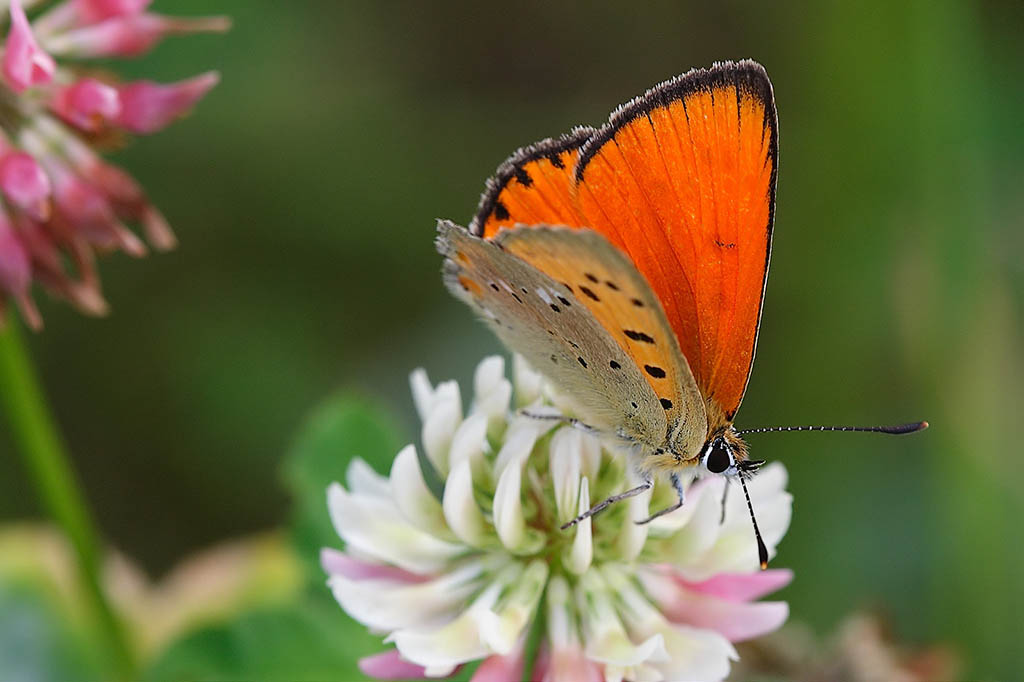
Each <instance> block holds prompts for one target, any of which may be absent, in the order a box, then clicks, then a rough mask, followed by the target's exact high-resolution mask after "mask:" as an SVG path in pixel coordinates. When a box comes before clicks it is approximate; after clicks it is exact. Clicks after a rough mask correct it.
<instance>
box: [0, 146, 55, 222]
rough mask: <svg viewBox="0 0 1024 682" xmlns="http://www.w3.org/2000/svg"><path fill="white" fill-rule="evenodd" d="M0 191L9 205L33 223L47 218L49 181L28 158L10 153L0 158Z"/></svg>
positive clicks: (39, 168)
mask: <svg viewBox="0 0 1024 682" xmlns="http://www.w3.org/2000/svg"><path fill="white" fill-rule="evenodd" d="M0 191H2V192H3V194H4V196H5V197H6V198H7V200H8V201H10V202H11V203H12V204H14V205H15V206H17V207H18V208H20V209H21V210H23V211H25V212H26V213H28V214H29V215H30V216H32V217H33V218H35V219H36V220H46V219H47V218H48V217H49V215H50V194H51V192H52V191H53V188H52V187H51V185H50V178H49V177H48V176H47V175H46V173H45V172H44V171H43V169H42V167H41V166H40V165H39V163H38V162H37V161H36V160H35V157H33V156H32V155H30V154H26V153H25V152H11V153H9V154H4V155H3V156H2V157H0Z"/></svg>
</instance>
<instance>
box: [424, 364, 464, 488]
mask: <svg viewBox="0 0 1024 682" xmlns="http://www.w3.org/2000/svg"><path fill="white" fill-rule="evenodd" d="M442 386H443V384H442ZM457 391H458V388H457V387H456V392H457ZM440 392H441V387H438V393H440ZM461 423H462V404H461V401H460V400H459V398H458V395H456V396H455V398H454V399H453V398H451V397H450V396H448V397H444V398H440V399H437V400H435V401H434V404H433V406H432V407H431V409H430V414H429V415H428V416H427V419H426V421H424V422H423V431H422V440H423V451H424V452H426V454H427V457H428V458H429V459H430V461H431V462H432V463H433V465H434V467H435V468H436V469H437V472H438V473H439V474H440V475H441V476H446V475H447V474H448V449H449V447H450V446H451V444H452V437H453V436H454V435H455V430H456V429H458V428H459V424H461Z"/></svg>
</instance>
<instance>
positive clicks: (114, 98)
mask: <svg viewBox="0 0 1024 682" xmlns="http://www.w3.org/2000/svg"><path fill="white" fill-rule="evenodd" d="M50 108H51V109H53V111H54V112H56V113H57V114H58V115H59V116H60V117H61V118H63V119H64V120H65V121H67V122H68V123H70V124H72V125H74V126H77V127H78V128H80V129H82V130H86V131H89V132H96V131H98V130H100V129H102V127H103V124H104V123H106V122H107V121H112V120H114V119H115V118H117V116H118V115H119V114H120V113H121V99H120V97H119V96H118V94H117V89H115V88H113V87H111V86H109V85H107V84H106V83H102V82H100V81H98V80H96V79H94V78H83V79H82V80H80V81H78V82H77V83H74V84H73V85H69V86H68V87H66V88H61V89H60V90H58V91H57V93H56V94H55V95H54V98H53V100H52V101H51V102H50Z"/></svg>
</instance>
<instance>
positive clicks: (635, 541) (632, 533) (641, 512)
mask: <svg viewBox="0 0 1024 682" xmlns="http://www.w3.org/2000/svg"><path fill="white" fill-rule="evenodd" d="M639 483H640V482H639V481H638V480H636V477H635V476H632V477H630V482H629V486H630V487H631V488H632V487H635V486H637V485H639ZM652 494H653V491H651V490H645V491H644V492H642V493H640V494H639V495H635V496H634V497H631V498H629V499H628V500H626V505H627V510H628V511H627V512H626V522H625V523H623V524H622V530H621V531H619V537H618V538H617V539H616V542H617V543H618V549H619V559H620V560H622V561H633V560H634V559H636V558H637V557H638V556H640V552H641V551H642V550H643V548H644V544H645V543H646V542H647V533H648V530H649V529H650V524H648V523H644V524H639V523H634V521H639V520H642V519H646V518H647V517H648V516H649V515H650V503H651V495H652Z"/></svg>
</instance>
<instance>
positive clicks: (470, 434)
mask: <svg viewBox="0 0 1024 682" xmlns="http://www.w3.org/2000/svg"><path fill="white" fill-rule="evenodd" d="M488 447H489V446H488V444H487V417H486V416H484V415H481V414H472V415H470V416H469V417H467V418H466V420H465V421H464V422H462V424H460V425H459V428H458V429H457V430H456V431H455V435H454V436H453V437H452V444H451V447H450V448H449V450H448V466H449V468H454V467H455V466H456V465H457V464H459V462H461V461H463V460H468V461H469V462H471V463H472V464H473V469H474V471H475V470H477V469H478V467H479V465H480V462H481V460H482V458H483V454H484V450H486V449H487V448H488Z"/></svg>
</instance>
